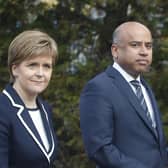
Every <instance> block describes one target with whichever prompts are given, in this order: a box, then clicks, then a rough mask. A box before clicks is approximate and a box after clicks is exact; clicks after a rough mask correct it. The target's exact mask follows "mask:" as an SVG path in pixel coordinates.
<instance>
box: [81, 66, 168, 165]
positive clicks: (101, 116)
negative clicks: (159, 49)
mask: <svg viewBox="0 0 168 168" xmlns="http://www.w3.org/2000/svg"><path fill="white" fill-rule="evenodd" d="M141 81H142V83H143V85H144V86H145V88H146V89H147V91H148V94H149V97H150V99H151V103H152V106H153V110H154V115H155V120H156V125H157V134H155V131H154V130H153V128H152V126H151V124H150V122H149V121H148V119H147V117H146V114H145V111H144V110H143V108H142V107H141V105H140V103H139V101H138V99H137V97H136V95H135V94H134V92H133V90H132V88H131V87H130V85H129V84H128V82H127V81H126V80H125V79H124V78H123V77H122V75H121V74H120V73H119V72H118V71H117V70H115V69H114V68H113V67H112V66H109V67H108V68H107V69H106V71H105V72H103V73H101V74H99V75H97V76H96V77H95V78H93V79H92V80H90V81H89V82H88V83H87V85H86V86H85V88H84V90H83V92H82V94H81V97H80V124H81V130H82V136H83V140H84V145H85V149H86V151H87V153H88V155H89V157H90V158H91V159H92V160H94V161H95V162H96V164H97V167H99V168H165V166H166V165H167V163H168V158H167V152H166V146H165V139H164V135H163V130H162V123H161V119H160V112H159V109H158V107H157V103H156V100H155V98H154V95H153V93H152V90H151V89H150V88H149V86H148V85H147V84H146V82H145V81H144V80H143V79H141Z"/></svg>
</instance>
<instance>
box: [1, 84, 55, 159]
mask: <svg viewBox="0 0 168 168" xmlns="http://www.w3.org/2000/svg"><path fill="white" fill-rule="evenodd" d="M3 93H4V94H5V95H6V96H7V97H8V98H9V100H10V101H11V104H12V106H13V107H14V108H16V110H17V113H16V114H17V117H18V118H19V120H20V122H21V124H22V125H23V127H24V128H25V130H26V131H27V132H28V133H29V135H30V136H31V137H32V139H33V140H34V141H35V143H36V145H37V146H38V147H39V148H40V150H41V151H42V153H43V154H44V155H45V156H46V157H47V160H48V161H49V162H50V157H51V155H52V153H53V151H54V147H55V146H54V138H53V134H52V131H51V128H50V124H49V120H48V116H47V112H46V110H45V108H44V106H43V105H42V104H41V103H40V102H39V101H38V104H39V106H40V110H42V112H41V113H42V120H43V122H44V127H45V131H46V134H47V138H48V141H49V146H50V148H49V151H48V152H47V151H46V149H45V147H44V145H43V143H42V140H41V138H40V135H39V133H38V131H37V129H36V127H35V126H34V123H33V122H32V119H31V117H30V115H29V113H28V110H27V109H26V108H25V105H24V103H23V102H22V100H21V99H20V97H19V96H18V95H17V93H16V92H15V90H14V89H13V88H12V86H11V85H7V87H6V89H5V90H3Z"/></svg>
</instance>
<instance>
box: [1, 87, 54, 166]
mask: <svg viewBox="0 0 168 168" xmlns="http://www.w3.org/2000/svg"><path fill="white" fill-rule="evenodd" d="M37 103H38V107H39V108H40V111H41V116H42V120H43V123H44V127H45V130H46V134H47V138H48V141H49V151H48V152H47V151H46V149H45V147H44V145H43V143H42V141H41V139H40V135H39V133H38V132H37V130H36V127H35V126H34V124H33V122H32V119H31V117H30V115H29V113H28V110H27V109H26V107H25V105H24V103H23V102H22V100H21V99H20V97H19V96H18V94H17V93H16V91H15V90H14V89H13V87H12V86H11V85H10V84H9V85H7V87H6V88H5V89H4V90H3V92H2V93H1V94H0V168H49V167H50V165H51V164H52V162H53V161H54V160H55V156H56V149H57V140H56V136H55V133H54V129H53V125H52V121H51V108H50V106H49V105H48V104H47V103H46V102H44V101H42V100H41V99H39V98H38V99H37Z"/></svg>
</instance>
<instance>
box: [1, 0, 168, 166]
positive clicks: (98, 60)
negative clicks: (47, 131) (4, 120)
mask: <svg viewBox="0 0 168 168" xmlns="http://www.w3.org/2000/svg"><path fill="white" fill-rule="evenodd" d="M167 7H168V3H167V2H166V1H163V0H155V1H153V0H141V1H139V0H125V1H122V0H118V1H115V0H94V1H92V0H82V1H77V0H41V1H40V0H30V1H28V0H5V1H3V0H0V25H1V27H0V37H1V38H0V65H1V67H0V89H1V90H2V88H3V87H4V86H5V83H7V82H8V71H7V68H6V67H7V66H6V60H7V49H8V46H9V43H10V41H11V40H12V38H13V37H14V36H16V35H17V34H18V33H19V32H22V31H23V30H26V29H34V28H38V29H41V30H43V31H46V32H47V33H48V34H50V35H51V36H52V37H53V38H54V39H55V40H56V41H57V43H58V47H59V57H60V58H59V61H58V63H57V65H56V66H55V67H54V72H53V78H52V81H51V84H50V86H49V88H48V89H47V90H46V92H45V93H44V94H43V97H44V98H45V99H47V100H48V101H49V102H50V103H51V104H52V106H53V118H54V127H55V130H56V133H57V135H58V137H59V144H60V149H59V151H60V152H59V155H58V159H57V161H56V163H55V165H56V166H55V167H57V168H70V167H73V168H86V167H89V168H92V167H95V166H94V164H93V163H91V162H90V161H89V160H88V159H87V157H86V154H85V151H84V148H83V142H82V138H81V132H80V125H79V107H78V106H79V96H80V92H81V90H82V88H83V86H84V85H85V83H86V81H87V80H89V79H90V78H91V77H93V76H94V75H96V74H97V73H99V72H100V71H102V70H103V69H104V68H105V67H106V66H107V65H108V64H111V63H112V59H111V53H110V45H111V35H112V32H113V30H114V28H115V27H116V25H118V24H119V23H121V22H123V21H127V20H137V21H140V22H142V23H144V24H146V25H148V27H150V29H151V30H152V34H153V37H154V60H153V67H152V71H151V73H150V74H149V75H147V76H146V78H147V80H149V82H150V83H151V85H152V86H153V88H154V91H155V93H156V97H157V100H158V102H159V106H160V108H161V110H162V114H163V120H164V121H165V122H166V121H168V108H167V102H168V94H167V90H168V87H167V86H168V77H167V76H168V70H167V54H168V45H167V42H168V37H167V33H168V32H167V31H168V30H167V29H166V28H167V26H168V19H167V18H168V17H167V15H168V12H167ZM165 132H166V134H167V137H168V130H167V128H165Z"/></svg>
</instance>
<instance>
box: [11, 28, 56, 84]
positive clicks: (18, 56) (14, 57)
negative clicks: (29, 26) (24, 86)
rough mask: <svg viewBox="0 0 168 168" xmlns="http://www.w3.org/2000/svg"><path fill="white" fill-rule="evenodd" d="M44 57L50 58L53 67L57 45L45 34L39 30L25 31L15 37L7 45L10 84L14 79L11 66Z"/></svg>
mask: <svg viewBox="0 0 168 168" xmlns="http://www.w3.org/2000/svg"><path fill="white" fill-rule="evenodd" d="M40 55H46V56H48V57H52V63H53V65H54V64H55V62H56V61H57V59H58V49H57V44H56V42H55V41H54V39H53V38H51V37H50V36H49V35H48V34H47V33H44V32H41V31H39V30H26V31H24V32H22V33H20V34H19V35H17V36H16V37H15V38H14V39H13V41H12V42H11V43H10V45H9V49H8V68H9V73H10V82H11V83H13V82H14V80H15V78H14V76H13V73H12V65H18V64H20V63H22V62H23V61H24V60H29V59H32V58H34V57H37V56H40Z"/></svg>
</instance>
